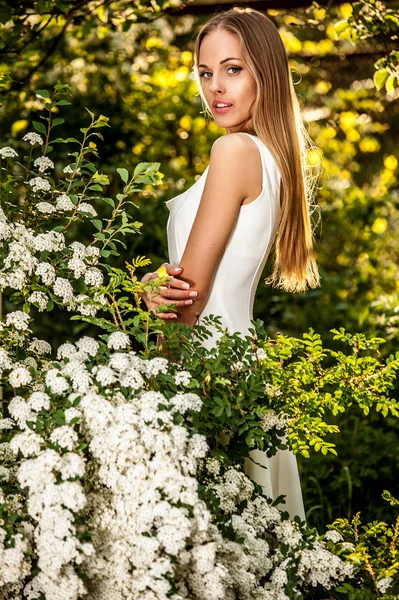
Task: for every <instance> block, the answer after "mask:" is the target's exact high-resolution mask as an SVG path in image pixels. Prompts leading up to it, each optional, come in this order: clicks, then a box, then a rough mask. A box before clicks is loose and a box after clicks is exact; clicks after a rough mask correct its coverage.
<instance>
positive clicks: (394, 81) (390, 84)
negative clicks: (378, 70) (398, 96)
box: [385, 75, 398, 92]
mask: <svg viewBox="0 0 399 600" xmlns="http://www.w3.org/2000/svg"><path fill="white" fill-rule="evenodd" d="M385 87H386V90H387V92H392V91H393V90H394V89H396V88H397V87H398V78H397V77H396V75H391V76H390V77H388V79H387V82H386V85H385Z"/></svg>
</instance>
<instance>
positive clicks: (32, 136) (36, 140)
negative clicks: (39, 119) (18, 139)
mask: <svg viewBox="0 0 399 600" xmlns="http://www.w3.org/2000/svg"><path fill="white" fill-rule="evenodd" d="M22 140H23V141H24V142H29V143H30V145H31V146H34V145H35V144H39V146H43V144H44V142H43V138H42V136H41V135H39V134H38V133H35V132H34V131H30V132H29V133H27V134H26V135H24V137H23V138H22Z"/></svg>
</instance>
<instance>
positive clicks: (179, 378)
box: [175, 371, 191, 386]
mask: <svg viewBox="0 0 399 600" xmlns="http://www.w3.org/2000/svg"><path fill="white" fill-rule="evenodd" d="M190 380H191V375H190V373H189V372H188V371H180V372H179V373H176V375H175V383H176V385H183V386H187V385H188V384H189V383H190Z"/></svg>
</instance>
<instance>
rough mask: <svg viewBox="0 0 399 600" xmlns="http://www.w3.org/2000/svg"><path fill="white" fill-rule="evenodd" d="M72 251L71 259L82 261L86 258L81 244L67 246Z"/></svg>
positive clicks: (84, 247)
mask: <svg viewBox="0 0 399 600" xmlns="http://www.w3.org/2000/svg"><path fill="white" fill-rule="evenodd" d="M69 247H70V248H72V250H73V257H74V258H79V259H80V260H83V259H84V258H86V246H85V245H84V244H82V243H81V242H72V244H70V246H69Z"/></svg>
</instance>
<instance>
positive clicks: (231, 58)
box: [198, 56, 241, 68]
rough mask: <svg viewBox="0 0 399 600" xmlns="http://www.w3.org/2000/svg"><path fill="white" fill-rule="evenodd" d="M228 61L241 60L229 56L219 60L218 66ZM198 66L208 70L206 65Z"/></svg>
mask: <svg viewBox="0 0 399 600" xmlns="http://www.w3.org/2000/svg"><path fill="white" fill-rule="evenodd" d="M228 60H241V58H234V56H230V58H225V59H224V60H221V61H220V63H219V64H220V65H222V64H223V63H225V62H227V61H228ZM198 66H199V67H206V68H208V65H198Z"/></svg>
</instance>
